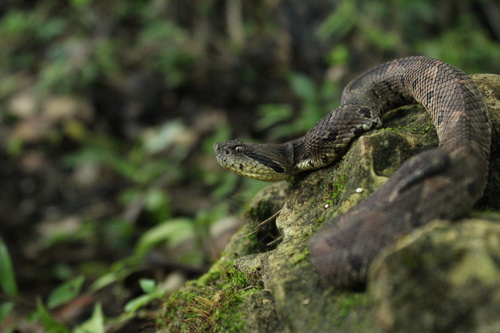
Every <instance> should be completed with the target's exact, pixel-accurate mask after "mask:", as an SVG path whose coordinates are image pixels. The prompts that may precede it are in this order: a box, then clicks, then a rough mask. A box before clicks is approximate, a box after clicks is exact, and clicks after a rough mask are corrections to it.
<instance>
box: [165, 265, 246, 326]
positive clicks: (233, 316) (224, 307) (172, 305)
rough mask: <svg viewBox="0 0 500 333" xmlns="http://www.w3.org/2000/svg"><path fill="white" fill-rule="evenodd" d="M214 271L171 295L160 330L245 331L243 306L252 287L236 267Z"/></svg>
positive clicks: (167, 301) (166, 304)
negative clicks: (241, 307)
mask: <svg viewBox="0 0 500 333" xmlns="http://www.w3.org/2000/svg"><path fill="white" fill-rule="evenodd" d="M229 267H230V265H228V266H226V267H225V268H221V269H217V268H213V269H212V270H210V272H208V273H207V274H205V275H204V276H202V277H201V278H199V279H198V280H196V281H193V282H190V283H188V284H187V285H186V287H185V288H183V289H181V290H179V291H177V292H176V293H174V294H173V295H171V296H170V297H169V298H168V299H167V300H166V302H165V306H164V313H163V316H161V318H160V322H159V323H158V327H159V329H160V330H163V331H165V332H241V331H242V330H243V328H244V325H245V320H244V318H243V311H241V309H240V306H239V305H240V304H241V303H242V302H243V300H244V297H245V295H246V294H248V293H249V292H251V291H252V290H255V287H252V288H249V284H248V280H247V278H246V276H245V275H244V274H243V273H242V272H240V271H238V270H236V269H235V268H232V267H231V268H229Z"/></svg>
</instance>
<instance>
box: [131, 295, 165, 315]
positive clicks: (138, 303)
mask: <svg viewBox="0 0 500 333" xmlns="http://www.w3.org/2000/svg"><path fill="white" fill-rule="evenodd" d="M158 297H160V293H152V294H146V295H141V296H139V297H136V298H134V299H132V300H130V301H129V302H127V304H125V312H136V311H137V310H139V309H140V308H142V307H143V306H144V305H146V304H148V303H149V302H151V301H152V300H154V299H156V298H158Z"/></svg>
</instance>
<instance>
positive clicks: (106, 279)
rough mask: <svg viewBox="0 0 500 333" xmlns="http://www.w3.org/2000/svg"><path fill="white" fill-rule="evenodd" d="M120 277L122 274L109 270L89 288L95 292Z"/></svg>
mask: <svg viewBox="0 0 500 333" xmlns="http://www.w3.org/2000/svg"><path fill="white" fill-rule="evenodd" d="M119 279H120V276H119V275H118V274H116V272H109V273H107V274H104V275H103V276H101V277H99V278H98V279H97V280H95V281H94V283H92V284H91V285H90V287H89V289H88V291H90V292H91V293H95V292H96V291H97V290H99V289H102V288H104V287H107V286H109V285H110V284H112V283H115V282H116V281H118V280H119Z"/></svg>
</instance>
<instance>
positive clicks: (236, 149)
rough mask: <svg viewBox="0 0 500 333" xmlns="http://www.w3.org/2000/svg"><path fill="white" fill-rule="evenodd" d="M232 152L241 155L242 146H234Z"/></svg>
mask: <svg viewBox="0 0 500 333" xmlns="http://www.w3.org/2000/svg"><path fill="white" fill-rule="evenodd" d="M234 151H235V152H237V153H241V152H243V147H242V146H236V147H235V148H234Z"/></svg>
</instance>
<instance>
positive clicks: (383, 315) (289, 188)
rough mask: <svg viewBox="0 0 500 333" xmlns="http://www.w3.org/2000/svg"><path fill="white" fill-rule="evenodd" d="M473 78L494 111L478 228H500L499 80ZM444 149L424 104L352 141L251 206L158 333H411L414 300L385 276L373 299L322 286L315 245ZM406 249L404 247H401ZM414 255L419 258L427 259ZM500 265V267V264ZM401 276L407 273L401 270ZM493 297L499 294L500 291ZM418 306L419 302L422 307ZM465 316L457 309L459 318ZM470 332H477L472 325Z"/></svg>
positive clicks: (173, 302) (173, 301)
mask: <svg viewBox="0 0 500 333" xmlns="http://www.w3.org/2000/svg"><path fill="white" fill-rule="evenodd" d="M473 78H474V79H475V80H476V82H477V83H478V85H479V87H480V89H481V91H482V93H483V96H484V98H485V101H486V103H487V106H488V110H489V113H490V119H491V121H492V129H493V140H492V141H493V144H492V154H491V155H492V158H491V163H490V176H489V183H488V186H487V188H486V191H485V195H484V197H483V198H482V199H481V200H480V202H479V203H478V204H477V205H476V207H475V208H476V212H475V213H474V214H475V215H476V218H477V219H478V220H479V221H483V222H484V223H492V224H495V223H497V221H496V220H495V219H493V220H492V219H491V218H489V217H488V216H487V215H488V214H490V215H491V214H493V215H494V213H486V212H485V211H490V212H491V211H500V200H499V193H498V192H499V188H500V151H499V150H500V102H499V99H500V76H498V75H476V76H473ZM436 145H437V137H436V134H435V131H434V129H433V127H432V124H431V121H430V118H429V116H428V115H427V113H426V112H425V111H423V110H422V108H421V107H418V106H410V107H404V108H401V109H399V110H395V111H392V112H390V113H388V114H387V115H385V116H384V128H383V129H380V130H376V131H372V132H370V133H367V134H366V135H363V136H361V137H360V138H359V139H357V140H354V142H353V143H352V144H351V145H350V147H349V148H348V150H347V152H346V154H345V156H344V157H343V158H342V159H341V160H340V161H339V162H338V163H336V164H334V165H332V166H330V167H327V168H323V169H321V170H317V171H314V172H309V173H305V174H301V175H299V176H296V177H295V179H294V180H293V181H291V182H289V183H285V182H282V183H277V184H273V185H271V186H269V187H267V188H265V189H264V190H263V191H261V193H259V194H258V195H257V197H256V198H255V199H254V200H253V201H252V203H251V204H250V206H249V208H248V209H247V213H246V214H245V216H244V219H245V220H246V223H245V225H244V227H243V228H242V229H241V230H239V231H238V232H237V233H236V234H235V235H234V237H233V238H232V240H231V242H230V244H229V245H228V246H227V248H226V250H225V251H224V253H223V255H222V257H221V258H220V259H219V261H218V262H217V263H215V264H214V266H213V267H212V268H211V269H210V271H209V272H208V273H207V274H206V275H204V276H203V277H201V278H200V279H198V280H196V281H193V282H190V283H189V284H188V285H187V286H186V287H185V288H183V289H182V290H180V291H178V292H177V293H175V294H174V295H173V296H171V297H170V298H169V299H168V300H166V301H165V306H164V308H165V311H164V314H163V315H162V316H161V317H160V318H159V319H158V322H159V329H160V331H162V332H383V331H394V332H406V331H405V330H399V327H400V326H397V325H395V324H393V325H392V326H391V324H390V323H391V322H393V323H396V322H397V320H396V318H400V317H398V311H399V310H400V308H401V309H404V308H405V306H403V305H402V304H400V303H397V302H395V301H394V299H396V300H398V301H401V302H403V303H405V302H409V303H411V302H413V301H412V298H401V299H400V300H399V299H398V293H397V291H396V292H395V291H394V289H391V288H390V284H389V282H387V281H388V280H387V279H385V280H384V279H382V278H381V277H380V276H381V275H377V274H374V275H370V276H371V278H374V279H375V280H373V281H372V280H369V281H368V290H369V292H359V291H358V292H353V291H342V290H335V289H333V288H331V287H328V286H325V285H323V284H322V283H321V281H320V279H319V277H318V275H317V274H316V273H315V272H314V269H313V267H312V265H311V263H310V259H309V253H308V245H309V239H310V237H311V235H312V234H314V232H315V231H316V230H318V228H319V227H320V226H321V225H322V224H323V222H325V221H330V220H332V219H334V218H335V217H336V216H338V215H339V214H342V213H343V212H346V211H347V210H348V209H350V208H351V207H353V206H355V205H357V204H358V203H359V202H360V201H361V200H362V199H364V198H365V197H366V196H368V195H369V194H370V193H372V192H373V191H375V190H376V189H377V188H378V187H379V186H380V185H381V184H383V183H384V182H385V181H386V180H387V178H388V177H390V175H391V174H392V172H394V170H396V169H397V168H398V167H399V166H400V165H401V163H402V162H403V161H404V160H405V159H407V158H408V157H409V156H411V155H414V154H416V153H418V152H421V151H423V150H426V149H429V148H430V147H434V146H436ZM278 211H279V214H275V213H277V212H278ZM273 215H277V217H275V216H273ZM266 220H267V223H264V224H263V225H261V222H263V221H266ZM459 225H460V222H458V223H457V224H450V225H449V228H452V229H453V228H455V227H457V228H458V226H459ZM421 232H422V231H421V230H416V231H415V233H421ZM407 237H408V238H410V237H414V234H413V233H412V234H411V235H409V236H407ZM407 237H405V238H403V239H402V240H401V242H403V241H405V239H406V238H407ZM398 246H399V247H400V246H401V245H399V244H397V245H396V246H395V247H394V249H399V247H398ZM390 251H391V249H386V250H385V251H384V254H382V255H381V256H380V258H392V257H391V256H390V255H389V253H391V252H390ZM450 253H452V252H450ZM412 255H415V256H417V257H418V256H419V253H418V251H416V252H415V253H413V252H412ZM422 255H424V256H425V255H426V254H425V253H422ZM387 260H389V259H387ZM419 260H423V259H422V258H420V259H418V258H416V259H415V262H417V263H418V262H419ZM439 260H440V261H439V262H442V260H448V262H449V265H448V266H453V265H459V264H460V262H459V261H457V260H455V257H454V256H453V255H452V256H451V257H450V258H448V259H446V258H440V259H439ZM376 262H377V265H380V266H379V267H385V266H384V265H388V263H384V259H380V260H377V261H376ZM495 263H496V265H499V261H498V260H497V261H496V262H495ZM409 264H411V262H410V263H409ZM448 266H447V267H448ZM390 267H391V269H394V270H395V271H397V269H398V268H397V266H396V267H394V265H391V266H390ZM497 268H498V267H497ZM372 269H375V268H373V267H372ZM401 269H402V270H405V269H408V268H405V267H404V266H403V265H402V267H401ZM449 269H450V270H453V269H452V268H449ZM391 272H392V270H391ZM393 274H397V273H395V272H394V273H393ZM401 274H403V273H401ZM384 281H386V282H384ZM373 286H377V287H376V288H375V289H373V288H374V287H373ZM384 286H385V287H384ZM384 288H385V289H384ZM418 288H419V289H418V290H415V291H414V293H415V294H416V295H426V294H428V293H431V292H432V290H433V289H432V288H435V286H434V285H432V284H425V283H423V284H420V285H418ZM495 288H498V286H497V287H495ZM384 290H386V292H384ZM443 290H444V289H443ZM490 291H491V290H490ZM494 292H496V293H497V294H495V295H498V289H495V290H494ZM384 300H386V301H384ZM390 300H393V303H390V304H393V306H391V307H389V308H390V310H391V311H390V312H387V311H386V312H381V311H380V304H387V303H384V302H389V301H390ZM461 301H464V302H467V299H461ZM418 304H419V303H417V302H415V304H414V306H417V305H418ZM471 304H476V303H471ZM490 304H492V305H494V304H496V303H494V302H492V303H490ZM411 305H412V304H408V306H409V307H411ZM384 306H385V308H388V306H387V305H384ZM450 309H451V313H448V312H446V313H447V315H449V316H450V318H451V317H452V316H454V315H455V314H454V313H452V312H453V311H452V310H453V308H450ZM460 309H462V307H458V306H457V311H458V310H460ZM476 310H477V311H482V313H489V312H488V311H489V310H488V309H484V307H482V308H481V309H480V308H477V309H476V308H468V311H471V312H474V311H476ZM401 311H402V310H401ZM388 313H390V316H389V315H388ZM388 318H389V319H388ZM391 318H392V319H391ZM478 318H479V317H478ZM391 320H392V321H391ZM408 320H409V319H408ZM443 320H444V321H446V320H448V319H447V318H443ZM388 323H389V324H388ZM467 328H468V329H470V331H471V332H474V329H475V327H474V325H472V324H471V325H468V326H467ZM431 331H432V330H431Z"/></svg>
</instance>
